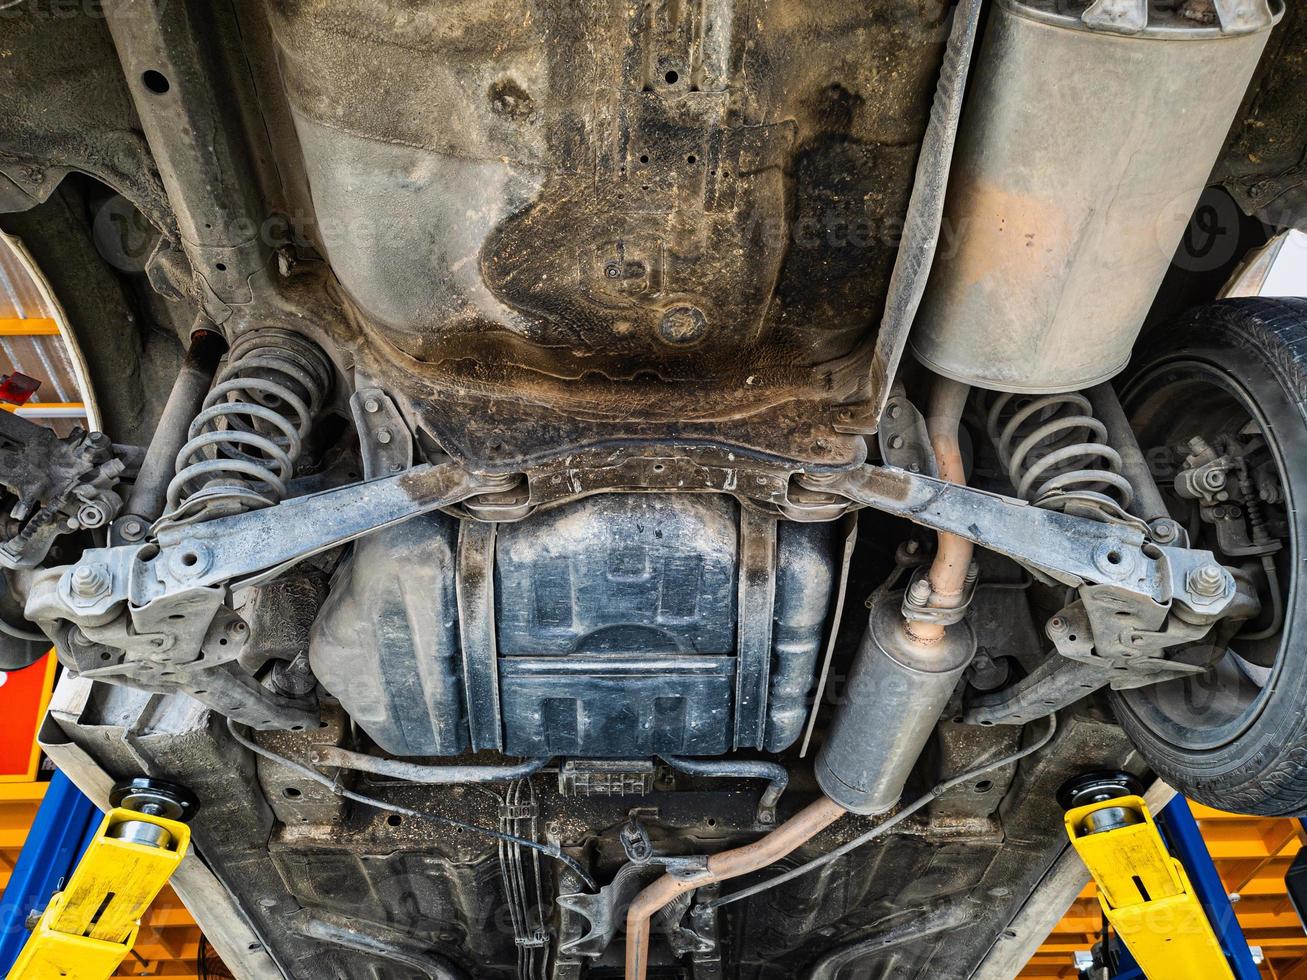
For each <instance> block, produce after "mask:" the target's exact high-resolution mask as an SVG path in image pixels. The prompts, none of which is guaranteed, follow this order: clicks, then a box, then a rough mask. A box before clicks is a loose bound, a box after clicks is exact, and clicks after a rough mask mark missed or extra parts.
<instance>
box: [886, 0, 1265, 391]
mask: <svg viewBox="0 0 1307 980" xmlns="http://www.w3.org/2000/svg"><path fill="white" fill-rule="evenodd" d="M1179 6H1180V5H1177V4H1174V3H1161V2H1158V0H1154V2H1153V3H1151V4H1150V8H1151V9H1150V13H1149V23H1148V27H1146V28H1145V29H1144V30H1143V31H1140V32H1138V33H1135V34H1132V35H1124V34H1116V33H1111V32H1108V31H1104V30H1101V29H1091V28H1090V27H1088V26H1087V25H1086V24H1085V23H1084V22H1083V21H1082V19H1081V16H1080V14H1081V12H1082V10H1083V8H1082V7H1081V5H1079V4H1071V5H1070V9H1068V7H1067V5H1066V4H1064V3H1062V2H1060V0H996V2H995V3H994V5H993V7H992V8H991V9H990V13H989V19H988V23H987V25H986V27H985V38H984V42H983V44H982V46H981V50H980V53H979V56H978V60H977V64H976V67H975V70H974V72H973V76H972V82H971V85H970V87H969V91H968V94H967V100H968V101H967V104H966V107H965V108H964V110H963V115H962V123H961V130H960V132H959V135H958V146H957V152H956V154H955V156H954V160H953V167H952V171H951V173H952V177H951V179H950V183H949V190H948V198H947V202H946V205H945V214H944V224H943V227H942V230H941V236H940V242H939V248H938V251H937V252H936V256H935V262H934V265H933V268H932V271H931V276H930V280H929V283H928V285H927V288H926V293H925V297H924V299H923V302H922V306H921V309H920V312H919V313H918V315H917V317H916V321H915V323H914V325H913V329H912V335H911V343H912V348H913V350H914V352H915V354H916V356H917V358H918V359H919V360H920V361H921V362H922V363H923V364H925V365H926V366H927V367H929V368H930V369H931V370H932V371H935V372H936V373H938V374H942V375H944V376H945V377H948V378H953V379H954V380H957V381H964V382H966V383H967V384H972V385H979V386H981V387H985V388H995V389H998V390H1001V391H1014V392H1027V393H1039V392H1057V391H1074V390H1079V389H1081V388H1088V387H1090V386H1091V385H1095V384H1097V383H1099V382H1100V381H1104V380H1106V379H1107V378H1110V377H1111V376H1112V375H1114V374H1115V373H1116V372H1118V371H1119V370H1121V368H1123V367H1124V366H1125V364H1126V361H1127V360H1128V359H1129V357H1130V349H1131V347H1133V346H1134V342H1135V339H1136V338H1137V336H1138V334H1139V329H1140V327H1141V326H1142V325H1143V322H1144V317H1145V316H1146V315H1147V313H1148V310H1149V308H1150V306H1151V305H1152V302H1153V298H1154V296H1155V295H1156V293H1157V289H1158V287H1159V286H1160V285H1161V283H1162V279H1163V277H1164V276H1165V275H1166V271H1167V269H1168V267H1169V266H1170V264H1171V261H1172V258H1173V257H1174V256H1175V254H1176V248H1177V247H1178V246H1179V245H1180V241H1181V238H1182V236H1183V235H1184V231H1185V228H1186V226H1187V225H1188V222H1189V219H1190V215H1191V214H1192V213H1193V211H1194V209H1195V207H1196V206H1197V204H1198V199H1199V196H1200V195H1201V194H1202V192H1203V189H1204V188H1205V187H1206V185H1207V181H1208V179H1209V177H1210V175H1211V171H1212V167H1213V165H1214V164H1215V163H1216V160H1217V158H1218V157H1219V155H1220V152H1221V147H1222V145H1223V144H1224V142H1225V139H1226V135H1227V133H1228V132H1229V129H1230V124H1231V123H1232V122H1233V121H1234V119H1235V116H1236V114H1237V113H1238V111H1239V106H1240V103H1241V101H1242V99H1243V97H1244V93H1245V91H1246V90H1247V88H1248V84H1249V82H1250V80H1251V79H1252V76H1253V72H1254V70H1255V69H1256V67H1257V63H1258V61H1259V60H1260V58H1261V55H1262V50H1263V48H1264V47H1265V46H1266V41H1267V38H1268V37H1269V35H1270V29H1269V27H1267V28H1264V29H1261V30H1258V31H1255V32H1252V33H1245V34H1226V33H1222V31H1221V29H1220V27H1218V26H1216V25H1210V26H1209V25H1203V24H1200V23H1198V22H1196V21H1194V20H1190V19H1187V18H1185V17H1184V16H1182V14H1181V12H1180V11H1179V10H1178V7H1179ZM1272 6H1273V7H1274V8H1275V10H1276V14H1277V16H1278V15H1280V14H1282V13H1283V9H1284V8H1283V4H1282V3H1281V2H1280V0H1275V2H1274V3H1273V5H1272Z"/></svg>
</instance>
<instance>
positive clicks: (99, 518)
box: [77, 501, 109, 528]
mask: <svg viewBox="0 0 1307 980" xmlns="http://www.w3.org/2000/svg"><path fill="white" fill-rule="evenodd" d="M108 520H109V511H108V510H106V509H105V507H104V505H103V504H102V503H100V502H98V501H90V502H88V503H84V504H82V506H81V507H79V508H77V523H78V524H80V525H81V526H82V527H85V528H95V527H101V526H103V525H104V524H105V522H107V521H108Z"/></svg>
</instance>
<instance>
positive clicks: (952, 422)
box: [907, 378, 974, 643]
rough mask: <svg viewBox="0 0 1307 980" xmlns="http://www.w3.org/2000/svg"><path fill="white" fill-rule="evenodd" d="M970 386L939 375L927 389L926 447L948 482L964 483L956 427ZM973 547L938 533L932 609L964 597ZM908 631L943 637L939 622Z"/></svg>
mask: <svg viewBox="0 0 1307 980" xmlns="http://www.w3.org/2000/svg"><path fill="white" fill-rule="evenodd" d="M970 393H971V386H970V385H965V384H962V383H961V382H959V381H952V380H950V379H948V378H939V379H937V380H936V382H935V387H934V388H933V389H931V395H930V406H929V409H928V411H927V414H926V432H927V433H928V434H929V435H930V446H931V448H932V449H933V450H934V451H935V460H936V462H937V463H938V464H939V476H940V479H942V480H948V481H949V482H950V483H961V484H965V483H966V482H967V474H966V470H965V469H964V468H963V465H962V443H961V441H960V440H959V438H958V430H959V429H960V427H961V425H962V411H963V409H964V408H966V404H967V395H969V394H970ZM973 553H974V546H973V545H972V543H971V542H970V541H968V540H967V539H966V538H960V537H958V536H957V535H956V534H947V533H945V532H943V531H941V532H939V547H938V549H937V550H936V552H935V560H934V561H933V562H931V565H930V573H929V575H928V576H927V579H926V580H927V581H928V582H929V583H930V598H929V599H928V600H927V603H928V605H930V606H932V607H933V608H936V609H954V608H956V607H957V606H958V605H959V604H960V603H961V602H963V600H964V599H965V596H966V589H967V571H968V569H969V568H970V567H971V556H972V554H973ZM907 631H908V634H909V635H910V636H911V637H912V638H913V639H915V640H918V641H920V642H921V643H938V642H939V641H940V640H942V639H943V638H944V626H943V625H942V624H939V623H918V622H913V621H908V623H907Z"/></svg>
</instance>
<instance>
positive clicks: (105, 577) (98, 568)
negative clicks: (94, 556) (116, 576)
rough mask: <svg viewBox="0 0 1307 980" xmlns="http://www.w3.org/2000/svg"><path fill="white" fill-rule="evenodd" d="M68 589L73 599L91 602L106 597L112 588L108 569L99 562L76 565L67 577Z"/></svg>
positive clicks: (111, 577)
mask: <svg viewBox="0 0 1307 980" xmlns="http://www.w3.org/2000/svg"><path fill="white" fill-rule="evenodd" d="M68 587H69V590H70V591H71V592H72V594H73V597H74V598H75V599H79V600H82V601H84V602H93V601H95V600H96V599H99V598H100V597H101V596H104V595H107V594H108V593H109V590H110V589H111V588H113V576H112V575H110V574H109V569H108V568H107V567H106V566H105V565H102V564H100V563H99V562H93V563H91V564H88V565H78V566H77V567H76V568H74V569H73V570H72V573H71V574H70V575H69V576H68Z"/></svg>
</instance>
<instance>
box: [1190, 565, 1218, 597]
mask: <svg viewBox="0 0 1307 980" xmlns="http://www.w3.org/2000/svg"><path fill="white" fill-rule="evenodd" d="M1185 585H1187V586H1188V588H1189V591H1190V592H1192V593H1193V594H1194V595H1198V596H1202V597H1203V598H1205V599H1215V598H1217V597H1219V596H1221V595H1224V594H1225V587H1226V574H1225V569H1223V568H1222V567H1221V566H1220V565H1218V564H1216V563H1215V562H1207V563H1206V564H1204V565H1199V566H1198V567H1197V568H1195V569H1192V570H1191V571H1190V572H1189V575H1188V577H1187V578H1186V579H1185Z"/></svg>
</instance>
